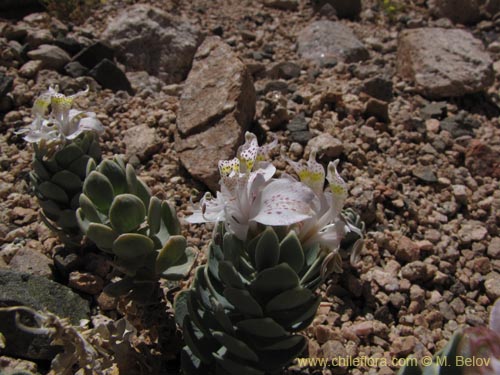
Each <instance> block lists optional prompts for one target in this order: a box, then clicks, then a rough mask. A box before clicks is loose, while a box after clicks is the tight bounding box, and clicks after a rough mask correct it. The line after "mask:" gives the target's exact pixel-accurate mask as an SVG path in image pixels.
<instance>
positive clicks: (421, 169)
mask: <svg viewBox="0 0 500 375" xmlns="http://www.w3.org/2000/svg"><path fill="white" fill-rule="evenodd" d="M412 174H413V176H415V177H416V178H418V179H419V180H420V181H423V182H427V183H434V182H437V177H436V174H435V173H434V172H433V171H432V169H431V168H430V167H429V166H417V167H415V168H413V170H412Z"/></svg>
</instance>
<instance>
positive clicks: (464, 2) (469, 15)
mask: <svg viewBox="0 0 500 375" xmlns="http://www.w3.org/2000/svg"><path fill="white" fill-rule="evenodd" d="M427 6H428V7H429V12H430V13H431V14H432V15H433V16H435V17H438V18H441V17H444V18H448V19H450V20H451V21H453V22H455V23H461V24H464V25H466V24H471V23H476V22H478V21H479V19H480V17H481V15H480V9H479V0H428V1H427Z"/></svg>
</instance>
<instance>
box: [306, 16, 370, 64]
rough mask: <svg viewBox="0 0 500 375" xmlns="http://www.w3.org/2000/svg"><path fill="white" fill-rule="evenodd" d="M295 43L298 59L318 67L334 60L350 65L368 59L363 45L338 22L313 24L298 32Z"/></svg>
mask: <svg viewBox="0 0 500 375" xmlns="http://www.w3.org/2000/svg"><path fill="white" fill-rule="evenodd" d="M297 43H298V53H299V55H300V57H302V58H304V59H306V60H312V61H314V62H315V63H317V64H319V65H324V64H325V63H329V62H332V61H336V60H340V61H344V62H348V63H351V62H356V61H361V60H366V59H367V58H368V57H369V55H368V50H367V49H366V48H365V46H364V45H363V43H361V41H360V40H359V39H358V38H357V37H356V35H354V33H353V32H352V30H351V29H350V28H349V27H347V26H346V25H344V24H342V23H340V22H333V21H316V22H313V23H311V24H310V25H308V26H307V27H306V28H305V29H303V30H302V31H301V32H300V35H299V36H298V38H297Z"/></svg>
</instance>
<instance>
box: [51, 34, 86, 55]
mask: <svg viewBox="0 0 500 375" xmlns="http://www.w3.org/2000/svg"><path fill="white" fill-rule="evenodd" d="M54 44H55V45H56V46H58V47H61V48H62V49H63V50H65V51H66V52H68V53H69V54H70V55H75V54H77V53H78V52H80V50H81V49H82V47H83V45H82V44H81V43H80V42H79V41H78V40H76V39H74V38H71V37H68V36H59V37H57V38H56V40H54Z"/></svg>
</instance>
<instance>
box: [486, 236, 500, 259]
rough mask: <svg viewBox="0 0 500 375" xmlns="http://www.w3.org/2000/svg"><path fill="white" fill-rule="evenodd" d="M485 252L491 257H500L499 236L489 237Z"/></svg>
mask: <svg viewBox="0 0 500 375" xmlns="http://www.w3.org/2000/svg"><path fill="white" fill-rule="evenodd" d="M487 254H488V256H490V257H491V258H492V259H500V237H493V238H492V239H491V242H490V244H489V245H488V253H487Z"/></svg>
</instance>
